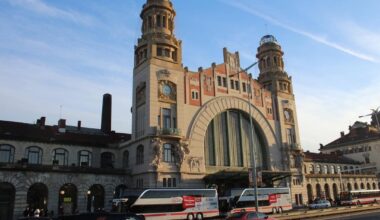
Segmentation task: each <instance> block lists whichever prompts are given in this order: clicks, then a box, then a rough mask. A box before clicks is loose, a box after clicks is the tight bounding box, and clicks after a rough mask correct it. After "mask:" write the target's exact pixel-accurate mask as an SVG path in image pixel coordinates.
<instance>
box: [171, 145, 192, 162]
mask: <svg viewBox="0 0 380 220" xmlns="http://www.w3.org/2000/svg"><path fill="white" fill-rule="evenodd" d="M188 146H189V143H188V142H187V141H180V142H179V143H177V144H175V147H174V155H175V157H176V165H177V166H178V167H181V165H182V163H183V161H184V159H185V155H186V154H189V153H190V150H189V147H188Z"/></svg>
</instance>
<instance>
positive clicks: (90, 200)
mask: <svg viewBox="0 0 380 220" xmlns="http://www.w3.org/2000/svg"><path fill="white" fill-rule="evenodd" d="M103 208H104V187H103V186H102V185H100V184H94V185H92V186H91V187H90V189H89V190H88V191H87V211H89V212H91V211H92V212H93V211H97V210H101V209H103Z"/></svg>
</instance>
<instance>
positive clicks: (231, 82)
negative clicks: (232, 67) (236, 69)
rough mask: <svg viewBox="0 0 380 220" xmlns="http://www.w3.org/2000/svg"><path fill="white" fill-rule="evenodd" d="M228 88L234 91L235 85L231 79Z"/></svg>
mask: <svg viewBox="0 0 380 220" xmlns="http://www.w3.org/2000/svg"><path fill="white" fill-rule="evenodd" d="M230 87H231V89H235V83H234V80H233V79H231V80H230Z"/></svg>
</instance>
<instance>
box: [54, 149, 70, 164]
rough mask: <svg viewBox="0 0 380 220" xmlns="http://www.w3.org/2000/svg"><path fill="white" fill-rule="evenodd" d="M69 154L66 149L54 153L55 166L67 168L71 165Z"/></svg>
mask: <svg viewBox="0 0 380 220" xmlns="http://www.w3.org/2000/svg"><path fill="white" fill-rule="evenodd" d="M68 160H69V152H68V151H67V150H66V149H63V148H59V149H55V150H54V151H53V164H55V165H60V166H67V165H68V164H69V162H68Z"/></svg>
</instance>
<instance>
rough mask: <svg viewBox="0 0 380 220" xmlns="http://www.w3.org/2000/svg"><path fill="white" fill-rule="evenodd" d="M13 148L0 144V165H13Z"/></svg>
mask: <svg viewBox="0 0 380 220" xmlns="http://www.w3.org/2000/svg"><path fill="white" fill-rule="evenodd" d="M14 155H15V148H14V147H13V146H11V145H8V144H0V163H13V160H14Z"/></svg>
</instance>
